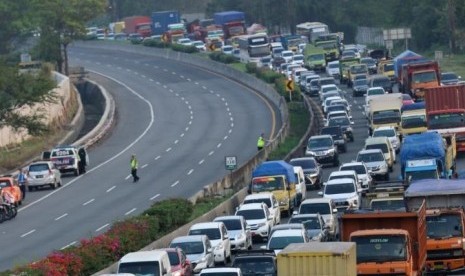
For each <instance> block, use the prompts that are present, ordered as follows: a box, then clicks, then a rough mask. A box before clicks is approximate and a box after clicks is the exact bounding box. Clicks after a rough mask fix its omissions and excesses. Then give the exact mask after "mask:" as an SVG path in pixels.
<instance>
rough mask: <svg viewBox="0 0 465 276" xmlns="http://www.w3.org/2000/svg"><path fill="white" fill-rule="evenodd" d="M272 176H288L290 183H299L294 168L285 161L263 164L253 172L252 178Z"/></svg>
mask: <svg viewBox="0 0 465 276" xmlns="http://www.w3.org/2000/svg"><path fill="white" fill-rule="evenodd" d="M271 175H286V176H287V178H288V180H289V182H290V183H296V182H297V180H296V178H295V174H294V167H293V166H292V165H291V164H289V163H287V162H286V161H283V160H278V161H266V162H263V163H262V164H260V166H258V167H257V168H256V169H255V170H254V171H253V172H252V177H260V176H271Z"/></svg>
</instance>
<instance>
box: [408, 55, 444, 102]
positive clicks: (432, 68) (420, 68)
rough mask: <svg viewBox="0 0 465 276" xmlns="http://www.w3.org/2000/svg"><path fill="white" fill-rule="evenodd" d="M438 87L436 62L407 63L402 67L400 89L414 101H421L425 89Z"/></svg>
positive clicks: (438, 75) (438, 76)
mask: <svg viewBox="0 0 465 276" xmlns="http://www.w3.org/2000/svg"><path fill="white" fill-rule="evenodd" d="M437 86H440V74H439V65H438V62H437V61H425V62H419V63H407V64H404V65H402V76H401V79H400V88H401V90H402V91H403V92H404V93H407V94H410V95H411V96H412V97H413V98H415V99H416V100H423V99H424V95H425V90H426V89H427V88H432V87H437Z"/></svg>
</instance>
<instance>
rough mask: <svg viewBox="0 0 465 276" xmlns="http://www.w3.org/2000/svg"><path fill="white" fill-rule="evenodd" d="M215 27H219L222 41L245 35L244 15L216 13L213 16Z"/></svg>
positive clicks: (232, 12)
mask: <svg viewBox="0 0 465 276" xmlns="http://www.w3.org/2000/svg"><path fill="white" fill-rule="evenodd" d="M213 20H214V22H215V25H218V26H221V28H222V29H223V33H224V38H223V39H225V40H226V39H230V38H231V37H234V36H239V35H244V34H246V28H245V13H244V12H240V11H224V12H217V13H215V14H214V15H213Z"/></svg>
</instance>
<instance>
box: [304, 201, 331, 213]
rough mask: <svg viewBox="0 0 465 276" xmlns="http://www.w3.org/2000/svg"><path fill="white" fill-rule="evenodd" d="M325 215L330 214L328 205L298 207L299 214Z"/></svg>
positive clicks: (315, 204) (317, 204) (307, 204)
mask: <svg viewBox="0 0 465 276" xmlns="http://www.w3.org/2000/svg"><path fill="white" fill-rule="evenodd" d="M317 213H320V215H327V214H330V213H331V210H330V209H329V204H328V203H306V204H302V205H300V209H299V214H317Z"/></svg>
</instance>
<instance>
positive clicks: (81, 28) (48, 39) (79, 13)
mask: <svg viewBox="0 0 465 276" xmlns="http://www.w3.org/2000/svg"><path fill="white" fill-rule="evenodd" d="M30 5H31V6H32V7H34V8H33V9H32V13H33V14H34V17H35V18H36V19H37V22H38V24H39V26H40V29H41V32H43V33H44V35H41V36H40V40H41V41H40V45H41V48H42V51H40V52H42V53H44V52H48V51H49V52H50V53H51V54H49V55H47V56H43V57H44V58H46V60H47V61H51V62H56V64H57V67H58V71H59V72H62V73H64V74H65V75H68V45H69V44H70V43H71V42H72V41H73V40H75V39H78V38H81V37H82V36H83V34H85V23H86V22H87V21H89V20H90V19H92V18H94V17H96V16H97V15H99V14H101V13H103V12H104V11H105V7H106V5H107V0H31V1H30ZM57 43H58V44H59V45H57ZM57 51H59V53H58V52H57ZM63 66H64V68H63Z"/></svg>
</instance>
